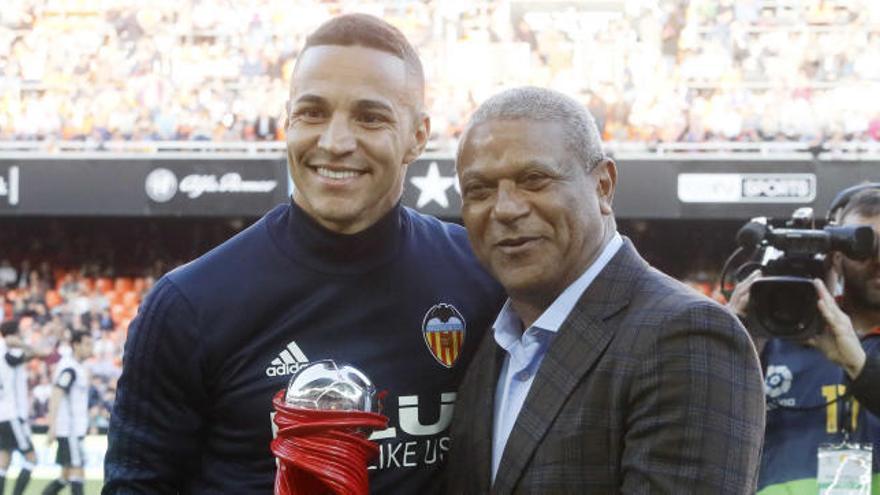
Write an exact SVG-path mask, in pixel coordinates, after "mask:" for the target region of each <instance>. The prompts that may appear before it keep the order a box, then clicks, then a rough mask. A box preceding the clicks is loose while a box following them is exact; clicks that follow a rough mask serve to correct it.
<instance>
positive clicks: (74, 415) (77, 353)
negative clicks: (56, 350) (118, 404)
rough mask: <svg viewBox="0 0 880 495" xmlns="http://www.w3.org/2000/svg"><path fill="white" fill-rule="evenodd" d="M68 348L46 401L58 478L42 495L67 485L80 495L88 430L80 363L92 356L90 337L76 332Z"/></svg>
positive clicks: (86, 387) (85, 380) (86, 375)
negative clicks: (47, 401) (59, 466)
mask: <svg viewBox="0 0 880 495" xmlns="http://www.w3.org/2000/svg"><path fill="white" fill-rule="evenodd" d="M70 345H71V347H72V348H73V352H72V354H71V355H70V356H65V357H64V358H62V359H61V361H59V362H58V364H57V367H56V368H55V378H54V380H53V382H54V385H55V386H54V388H53V389H52V396H51V398H50V399H49V434H48V443H49V444H50V445H51V444H52V442H54V441H55V439H56V438H57V439H58V455H57V457H56V462H57V463H58V464H61V478H59V479H56V480H55V481H53V482H52V483H50V484H49V485H48V486H47V487H46V489H45V490H43V494H44V495H50V494H54V493H58V492H59V491H61V489H63V488H64V487H65V486H66V485H67V484H68V483H70V490H71V492H72V493H73V495H82V494H83V475H84V471H83V467H84V465H85V452H84V451H83V440H84V439H85V436H86V433H88V430H89V373H88V370H86V368H85V366H83V361H85V360H86V359H88V358H89V357H90V356H91V355H92V336H91V335H90V334H89V333H87V332H81V331H75V332H73V336H72V337H71V339H70Z"/></svg>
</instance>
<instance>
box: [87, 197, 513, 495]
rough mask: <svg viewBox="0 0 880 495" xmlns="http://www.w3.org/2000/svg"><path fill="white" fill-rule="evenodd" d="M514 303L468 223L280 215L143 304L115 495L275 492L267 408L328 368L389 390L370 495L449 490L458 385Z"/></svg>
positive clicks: (115, 458) (116, 448)
mask: <svg viewBox="0 0 880 495" xmlns="http://www.w3.org/2000/svg"><path fill="white" fill-rule="evenodd" d="M503 300H504V295H503V293H502V290H501V287H500V286H499V285H498V284H497V283H496V282H495V281H494V280H492V279H491V278H490V277H489V276H488V274H486V272H484V271H483V269H482V268H481V267H480V266H479V265H478V263H477V261H476V259H475V258H474V256H473V254H472V252H471V250H470V247H469V245H468V242H467V237H466V233H465V231H464V229H463V228H462V227H460V226H458V225H454V224H447V223H443V222H440V221H439V220H437V219H435V218H432V217H428V216H424V215H421V214H419V213H417V212H414V211H412V210H410V209H408V208H405V207H402V206H400V205H399V204H398V205H397V206H396V207H395V208H393V209H392V210H391V211H390V212H389V213H388V214H386V215H385V216H384V217H383V218H382V219H380V220H379V221H378V222H377V223H376V224H375V225H373V226H371V227H370V228H368V229H366V230H365V231H363V232H360V233H357V234H354V235H341V234H336V233H333V232H330V231H328V230H326V229H324V228H323V227H321V226H320V225H319V224H318V223H317V222H315V221H314V220H313V219H312V218H310V217H309V216H307V215H306V214H305V212H303V211H302V210H301V209H300V208H299V207H298V206H296V205H295V204H294V203H293V202H290V204H287V205H279V206H278V207H276V208H275V209H273V210H272V211H270V212H269V213H268V214H266V215H265V216H264V217H263V218H262V219H260V220H259V221H257V222H256V223H255V224H253V225H252V226H250V227H248V228H247V229H245V230H244V231H242V232H241V233H239V234H238V235H236V236H235V237H233V238H232V239H230V240H228V241H227V242H225V243H223V244H222V245H220V246H219V247H217V248H215V249H213V250H212V251H210V252H208V253H207V254H205V255H204V256H202V257H200V258H199V259H197V260H195V261H193V262H191V263H188V264H186V265H184V266H182V267H179V268H177V269H176V270H174V271H172V272H170V273H169V274H167V275H166V276H164V277H162V278H161V279H160V280H159V281H158V282H157V283H156V285H155V286H154V288H153V289H152V291H151V292H150V294H149V296H148V297H147V298H146V299H145V301H144V302H143V304H142V306H141V308H140V311H139V313H138V315H137V317H136V318H135V320H134V321H133V322H132V324H131V327H130V330H129V335H128V340H127V342H126V345H125V356H124V365H123V373H122V376H121V378H120V380H119V385H118V389H117V395H116V403H115V406H114V409H113V413H112V416H111V422H110V432H109V439H108V442H109V448H108V452H107V455H106V459H105V483H106V484H105V487H104V493H126V492H129V491H147V492H156V493H174V492H176V491H180V492H182V493H236V494H245V493H271V492H272V489H273V482H274V476H275V460H274V458H273V456H272V454H271V452H270V450H269V442H270V440H271V438H272V424H271V421H270V414H271V412H272V405H271V398H272V396H273V395H274V394H275V393H276V392H277V391H278V390H280V389H283V388H285V386H286V384H287V382H288V380H289V377H290V375H291V374H293V373H294V372H295V371H296V370H297V369H299V367H300V366H302V365H303V364H305V363H307V362H310V361H315V360H319V359H334V360H337V361H339V362H347V363H351V364H353V365H355V366H356V367H358V368H360V369H361V370H362V371H364V372H365V373H366V374H367V376H369V377H370V378H371V379H372V380H373V382H374V383H375V384H376V386H377V388H378V389H380V390H386V391H387V392H388V395H387V397H386V398H385V401H384V404H385V409H384V411H383V412H384V413H385V414H386V415H387V416H388V417H389V428H388V429H387V430H384V431H381V432H376V433H374V434H373V435H372V437H371V438H373V439H374V440H375V441H377V442H378V443H379V445H380V454H379V457H378V458H377V459H376V460H375V461H374V462H373V465H372V466H371V467H370V480H371V492H372V493H404V494H406V493H414V494H415V493H418V494H427V493H439V492H440V491H441V489H442V479H441V478H440V476H439V475H440V470H441V467H442V465H443V463H444V460H445V455H446V451H447V449H448V447H449V438H448V426H449V423H450V420H451V418H452V409H453V403H454V401H455V391H456V388H457V387H458V384H459V382H460V380H461V378H462V377H463V375H464V369H465V367H466V365H467V363H468V361H469V359H470V358H471V356H472V355H473V352H474V351H475V348H476V345H477V344H478V343H479V341H480V340H481V337H482V336H483V334H484V332H485V331H486V330H487V329H488V328H489V326H490V325H491V322H492V321H494V318H495V316H496V314H497V312H498V310H499V309H500V307H501V304H502V303H503ZM129 489H131V490H129Z"/></svg>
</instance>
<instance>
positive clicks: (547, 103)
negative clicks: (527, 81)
mask: <svg viewBox="0 0 880 495" xmlns="http://www.w3.org/2000/svg"><path fill="white" fill-rule="evenodd" d="M494 120H531V121H535V122H558V123H560V124H562V126H563V127H564V128H565V134H566V136H565V142H566V145H567V146H568V148H569V151H571V153H572V154H573V155H574V156H575V157H577V158H578V159H579V160H580V162H581V163H582V164H583V165H584V167H586V169H587V170H592V169H593V168H595V167H596V166H597V165H598V164H599V163H600V162H601V161H602V160H603V159H605V158H606V156H605V152H604V151H603V150H602V138H601V137H600V136H599V129H598V127H596V121H595V119H593V116H592V114H590V112H589V110H587V108H586V107H585V106H584V105H582V104H580V103H578V102H577V101H576V100H575V99H574V98H571V97H570V96H567V95H564V94H562V93H560V92H558V91H554V90H552V89H547V88H538V87H535V86H524V87H520V88H513V89H508V90H506V91H502V92H501V93H498V94H497V95H495V96H492V97H491V98H489V99H488V100H486V101H485V102H483V104H482V105H480V107H479V108H477V110H476V111H475V112H474V114H473V115H472V116H471V119H470V122H469V123H468V125H467V128H466V129H465V131H464V132H463V133H462V135H461V140H460V141H459V143H458V155H461V152H462V146H463V145H464V143H465V141H466V140H467V135H468V133H469V132H470V130H471V129H473V128H474V127H476V126H478V125H480V124H483V123H485V122H489V121H494Z"/></svg>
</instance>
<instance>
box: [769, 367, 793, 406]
mask: <svg viewBox="0 0 880 495" xmlns="http://www.w3.org/2000/svg"><path fill="white" fill-rule="evenodd" d="M791 379H792V375H791V370H790V369H788V366H785V365H781V366H768V367H767V379H766V381H765V383H764V393H766V394H767V396H768V397H772V398H776V397H779V396H780V395H783V394H785V393H786V392H788V391H789V390H791Z"/></svg>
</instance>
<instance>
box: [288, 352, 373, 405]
mask: <svg viewBox="0 0 880 495" xmlns="http://www.w3.org/2000/svg"><path fill="white" fill-rule="evenodd" d="M284 402H285V403H286V404H287V405H288V406H291V407H298V408H300V409H321V410H325V411H363V412H379V411H378V408H379V407H378V403H377V398H376V387H374V386H373V382H371V381H370V379H369V378H367V375H365V374H364V373H363V372H362V371H361V370H359V369H357V368H355V367H354V366H351V365H349V364H339V363H336V362H335V361H333V360H332V359H325V360H322V361H315V362H313V363H310V364H308V365H307V366H305V367H303V368H300V369H299V370H297V372H296V373H294V375H293V376H292V377H291V378H290V382H289V383H288V384H287V394H286V395H285V396H284Z"/></svg>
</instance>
